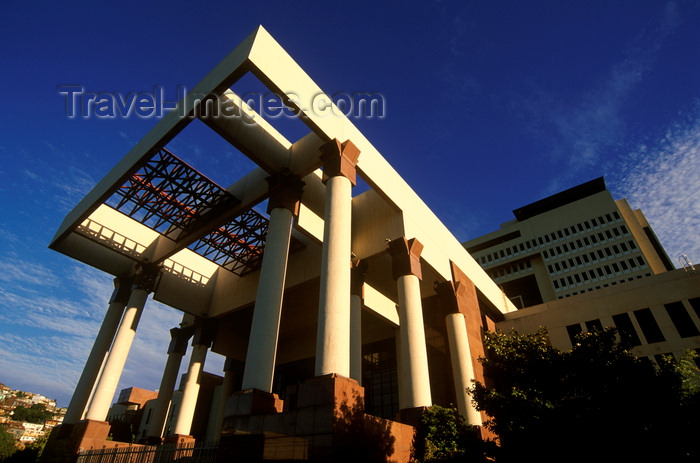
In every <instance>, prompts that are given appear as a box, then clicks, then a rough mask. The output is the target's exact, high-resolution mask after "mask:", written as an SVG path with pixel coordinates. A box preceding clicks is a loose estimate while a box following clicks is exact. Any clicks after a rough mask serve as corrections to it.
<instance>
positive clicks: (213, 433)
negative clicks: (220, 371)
mask: <svg viewBox="0 0 700 463" xmlns="http://www.w3.org/2000/svg"><path fill="white" fill-rule="evenodd" d="M231 363H232V362H231V359H230V358H228V359H226V363H225V365H224V382H223V383H222V384H221V397H220V399H219V407H218V408H216V410H215V413H216V416H214V418H213V419H212V422H211V424H210V428H211V429H210V431H209V432H208V433H207V435H208V437H207V441H209V442H218V441H219V439H221V431H222V427H223V425H224V412H225V411H226V399H228V398H229V396H230V395H231V394H232V393H233V385H234V381H235V379H236V373H235V372H234V371H233V366H232V365H231Z"/></svg>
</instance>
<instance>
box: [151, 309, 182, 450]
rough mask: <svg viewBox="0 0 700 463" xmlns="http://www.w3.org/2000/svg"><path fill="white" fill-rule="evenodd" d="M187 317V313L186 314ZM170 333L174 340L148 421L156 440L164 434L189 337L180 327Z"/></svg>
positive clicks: (153, 437)
mask: <svg viewBox="0 0 700 463" xmlns="http://www.w3.org/2000/svg"><path fill="white" fill-rule="evenodd" d="M185 317H187V315H185ZM170 333H171V336H172V340H171V341H170V346H169V348H168V360H167V362H166V363H165V369H164V370H163V376H162V377H161V380H160V387H159V388H158V397H157V398H156V402H155V405H154V407H153V413H152V415H151V421H150V422H149V423H148V432H147V435H148V437H149V438H152V439H154V440H156V439H160V438H161V437H162V436H163V427H164V426H165V419H166V418H167V416H168V408H169V407H170V401H171V400H172V398H173V391H174V390H175V385H176V383H177V377H178V373H179V372H180V365H181V363H182V357H183V356H184V355H185V352H186V351H187V339H188V338H189V336H188V334H186V333H185V332H184V331H183V330H182V329H180V328H173V329H172V330H170Z"/></svg>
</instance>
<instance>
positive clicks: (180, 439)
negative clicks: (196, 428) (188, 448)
mask: <svg viewBox="0 0 700 463" xmlns="http://www.w3.org/2000/svg"><path fill="white" fill-rule="evenodd" d="M194 442H195V438H194V437H192V436H188V435H185V434H170V435H169V436H165V437H164V438H163V444H190V443H194Z"/></svg>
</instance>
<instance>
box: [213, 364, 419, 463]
mask: <svg viewBox="0 0 700 463" xmlns="http://www.w3.org/2000/svg"><path fill="white" fill-rule="evenodd" d="M297 394H298V396H297V402H296V406H295V407H294V408H291V407H289V408H288V410H287V411H285V412H282V413H278V410H281V409H282V408H281V407H280V408H274V410H275V411H274V413H269V414H245V412H246V410H256V406H255V404H256V401H259V400H262V401H263V402H265V401H267V405H266V407H268V409H269V407H270V404H271V403H272V401H271V398H270V396H271V394H270V395H268V396H267V398H265V394H264V393H262V391H254V390H253V391H243V392H238V393H234V395H233V396H231V397H230V398H229V400H228V401H227V403H226V418H225V420H224V431H223V432H222V435H221V448H220V451H221V452H222V453H221V454H225V456H226V458H228V459H229V460H230V461H263V460H285V461H289V460H306V461H317V462H328V461H332V462H353V463H355V462H358V461H359V462H362V461H366V460H370V461H395V462H408V461H409V459H410V455H411V445H412V442H413V435H414V428H413V427H412V426H408V425H405V424H402V423H397V422H394V421H389V420H385V419H382V418H377V417H375V416H371V415H366V414H365V413H364V389H363V388H362V387H361V386H360V385H359V384H358V383H357V381H355V380H354V379H351V378H346V377H344V376H341V375H337V374H329V375H324V376H319V377H316V378H312V379H309V380H307V381H305V382H303V383H301V384H299V387H298V392H297ZM277 400H279V399H277ZM280 402H281V401H280ZM257 410H260V409H259V408H258V409H257ZM227 461H228V460H227Z"/></svg>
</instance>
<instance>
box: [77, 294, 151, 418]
mask: <svg viewBox="0 0 700 463" xmlns="http://www.w3.org/2000/svg"><path fill="white" fill-rule="evenodd" d="M148 293H149V291H147V290H145V289H141V288H135V289H133V290H132V292H131V296H130V297H129V302H128V303H127V309H126V310H125V311H124V316H123V317H122V320H121V324H120V325H119V329H118V330H117V335H116V336H115V338H114V343H113V344H112V349H111V350H110V351H109V356H108V357H107V362H106V363H105V366H104V369H103V370H102V375H101V376H100V380H99V382H98V384H97V387H96V389H95V395H94V396H93V398H92V402H91V403H90V407H89V408H88V412H87V415H86V418H87V419H90V420H96V421H104V420H105V419H106V418H107V412H108V411H109V406H110V405H111V403H112V399H113V398H114V393H115V392H116V390H117V385H118V384H119V379H120V378H121V374H122V370H123V369H124V364H125V363H126V358H127V357H128V355H129V350H130V349H131V344H132V342H133V341H134V336H135V334H136V327H137V326H138V324H139V319H140V318H141V313H142V311H143V306H144V305H145V303H146V299H147V298H148Z"/></svg>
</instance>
